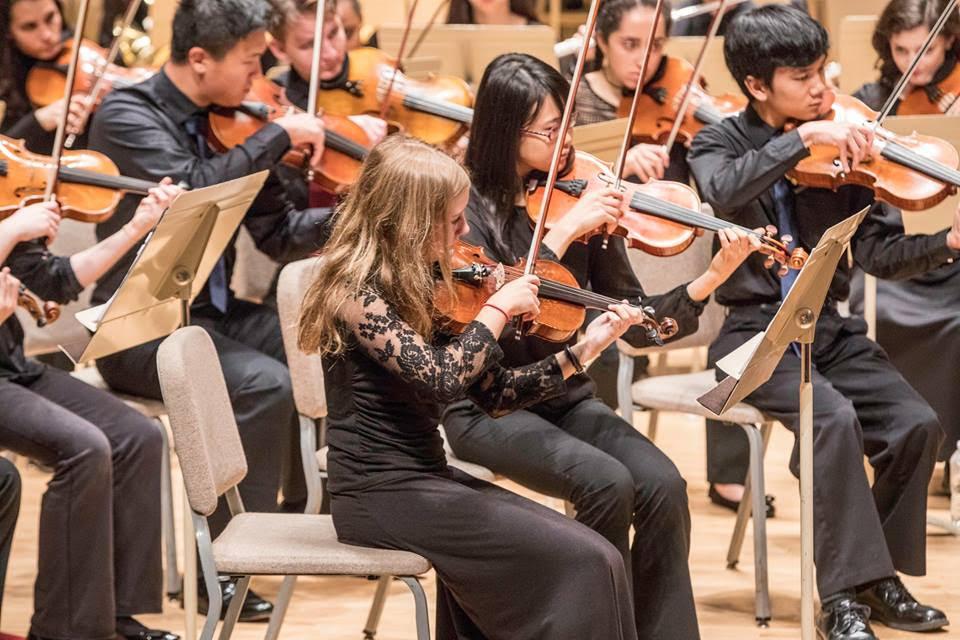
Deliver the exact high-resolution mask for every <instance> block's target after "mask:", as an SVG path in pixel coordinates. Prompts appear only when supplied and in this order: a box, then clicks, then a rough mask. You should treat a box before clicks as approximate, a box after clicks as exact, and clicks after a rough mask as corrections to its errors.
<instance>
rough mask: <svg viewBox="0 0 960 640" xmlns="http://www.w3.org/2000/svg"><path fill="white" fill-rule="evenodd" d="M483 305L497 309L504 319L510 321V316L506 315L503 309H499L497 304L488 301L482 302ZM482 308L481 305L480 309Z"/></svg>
mask: <svg viewBox="0 0 960 640" xmlns="http://www.w3.org/2000/svg"><path fill="white" fill-rule="evenodd" d="M483 306H484V307H490V308H491V309H496V310H497V311H499V312H500V313H502V314H503V317H504V318H505V319H506V321H507V322H510V316H509V315H507V312H506V311H504V310H503V309H501V308H500V307H498V306H497V305H495V304H490V303H489V302H488V303H486V304H484V305H483ZM482 308H483V307H481V309H482Z"/></svg>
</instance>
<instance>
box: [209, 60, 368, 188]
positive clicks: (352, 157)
mask: <svg viewBox="0 0 960 640" xmlns="http://www.w3.org/2000/svg"><path fill="white" fill-rule="evenodd" d="M301 112H302V109H300V108H298V107H296V106H294V105H292V104H290V102H289V101H288V100H287V98H286V95H285V92H284V90H283V87H281V86H280V85H278V84H276V83H275V82H272V81H270V80H268V79H266V78H264V77H262V76H261V77H259V78H257V79H256V80H254V82H253V87H252V88H251V89H250V93H249V94H248V95H247V100H245V101H244V103H243V105H241V107H240V108H237V109H218V110H215V111H211V112H210V116H209V122H210V127H209V132H210V141H211V143H212V144H213V146H214V147H215V148H217V149H219V150H221V151H226V150H228V149H232V148H233V147H235V146H237V145H240V144H243V142H244V141H245V140H246V139H247V138H249V137H250V136H252V135H253V134H254V133H256V132H257V131H259V130H260V129H261V128H263V127H264V126H265V125H266V124H268V123H269V122H270V121H272V120H274V119H275V118H279V117H280V116H283V115H285V114H288V113H301ZM321 118H322V120H323V123H324V127H325V130H326V144H325V149H324V152H323V156H322V157H321V165H320V168H319V170H317V171H314V172H313V179H314V182H316V183H318V184H319V185H320V186H321V187H323V188H324V189H326V190H327V191H330V192H332V193H340V192H342V191H344V190H345V189H346V188H347V187H349V186H350V185H352V184H353V183H354V182H355V181H356V179H357V176H358V175H360V165H361V164H362V163H363V159H364V158H366V157H367V153H368V152H369V150H370V139H369V138H368V137H367V134H366V132H365V131H364V130H363V129H362V128H361V127H360V126H359V125H358V124H356V123H355V122H353V121H352V120H350V119H349V118H347V117H345V116H334V115H329V114H326V115H323V116H321ZM283 162H284V164H287V165H290V166H293V167H296V168H298V169H302V170H303V171H305V172H306V171H307V169H308V168H309V164H310V156H309V154H308V153H306V152H304V150H302V149H292V150H290V151H289V152H287V154H286V155H285V156H284V158H283Z"/></svg>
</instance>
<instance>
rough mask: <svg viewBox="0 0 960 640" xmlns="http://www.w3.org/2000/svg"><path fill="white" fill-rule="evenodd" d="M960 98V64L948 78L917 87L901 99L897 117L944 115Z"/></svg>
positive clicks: (955, 66)
mask: <svg viewBox="0 0 960 640" xmlns="http://www.w3.org/2000/svg"><path fill="white" fill-rule="evenodd" d="M957 98H960V64H957V65H954V67H953V71H951V72H950V73H949V74H948V75H947V77H945V78H944V79H943V80H941V81H939V82H934V83H931V84H928V85H927V86H925V87H915V88H914V89H913V91H911V92H910V93H909V94H907V95H906V96H904V97H903V98H901V99H900V104H899V105H898V106H897V115H900V116H921V115H943V114H944V113H947V112H948V111H949V110H950V107H952V106H953V105H954V103H956V101H957Z"/></svg>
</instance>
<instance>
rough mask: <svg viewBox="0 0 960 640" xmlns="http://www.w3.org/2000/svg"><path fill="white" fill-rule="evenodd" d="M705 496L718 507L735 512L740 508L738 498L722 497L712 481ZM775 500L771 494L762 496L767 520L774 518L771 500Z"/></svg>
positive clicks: (775, 513) (775, 509)
mask: <svg viewBox="0 0 960 640" xmlns="http://www.w3.org/2000/svg"><path fill="white" fill-rule="evenodd" d="M707 497H708V498H710V502H712V503H713V504H715V505H717V506H718V507H723V508H724V509H730V511H733V512H734V513H736V512H737V511H738V510H739V509H740V501H739V500H731V499H730V498H724V497H723V496H722V495H720V492H719V491H717V489H716V487H714V486H713V483H710V490H709V491H707ZM774 500H776V498H775V497H773V496H771V495H767V496H764V501H765V502H766V504H767V520H769V519H770V518H774V517H776V515H777V508H776V506H774V504H773V501H774Z"/></svg>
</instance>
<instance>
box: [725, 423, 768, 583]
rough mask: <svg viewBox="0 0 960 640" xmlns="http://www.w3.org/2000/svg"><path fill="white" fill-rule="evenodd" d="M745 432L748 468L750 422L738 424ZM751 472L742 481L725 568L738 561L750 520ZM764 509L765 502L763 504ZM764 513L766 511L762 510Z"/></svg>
mask: <svg viewBox="0 0 960 640" xmlns="http://www.w3.org/2000/svg"><path fill="white" fill-rule="evenodd" d="M740 426H741V427H742V428H743V430H744V431H745V432H746V434H747V441H748V442H749V443H750V468H751V469H752V468H753V466H754V465H753V460H754V451H753V440H752V439H751V438H750V433H751V432H752V431H753V430H754V426H753V425H750V424H741V425H740ZM750 477H751V474H750V473H749V470H748V473H747V477H746V479H745V480H744V483H743V497H742V498H741V499H740V507H739V508H738V509H737V521H736V522H735V523H734V525H733V535H731V536H730V546H729V547H728V548H727V569H736V568H737V564H738V563H739V562H740V552H741V551H742V549H743V539H744V536H745V534H746V531H747V523H748V522H749V520H750V515H751V514H752V512H753V503H752V502H751V496H752V495H753V491H752V487H751V482H750ZM763 508H764V509H766V504H764V506H763ZM764 513H766V511H764Z"/></svg>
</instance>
